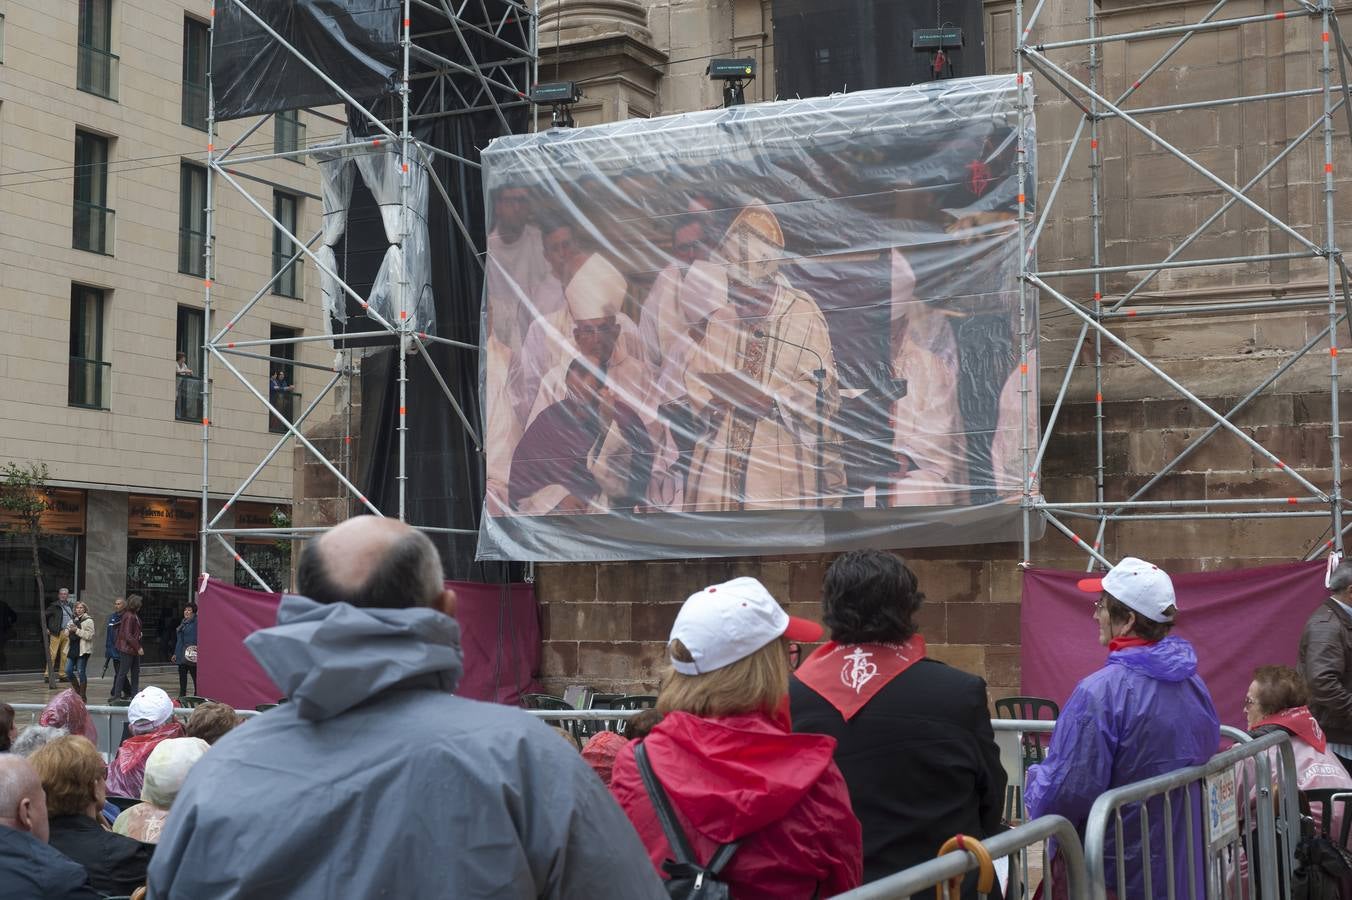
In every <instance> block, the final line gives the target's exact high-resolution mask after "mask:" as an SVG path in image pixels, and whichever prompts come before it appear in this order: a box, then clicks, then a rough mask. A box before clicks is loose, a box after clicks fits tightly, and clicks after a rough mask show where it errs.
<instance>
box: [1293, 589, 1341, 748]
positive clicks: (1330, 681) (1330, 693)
mask: <svg viewBox="0 0 1352 900" xmlns="http://www.w3.org/2000/svg"><path fill="white" fill-rule="evenodd" d="M1300 674H1302V675H1304V676H1305V683H1306V684H1308V685H1309V686H1310V712H1312V713H1314V718H1315V721H1317V722H1318V723H1319V727H1320V728H1322V729H1324V734H1325V735H1327V736H1328V739H1329V740H1330V741H1333V742H1334V743H1335V744H1348V743H1352V619H1349V618H1348V616H1347V612H1346V611H1344V610H1343V608H1342V607H1341V606H1339V605H1338V601H1336V600H1334V599H1333V598H1332V597H1327V598H1325V599H1324V602H1323V603H1321V604H1319V608H1318V609H1316V610H1315V611H1314V613H1313V614H1312V615H1311V616H1310V618H1309V620H1308V621H1307V622H1306V623H1305V630H1304V631H1302V632H1301V635H1300Z"/></svg>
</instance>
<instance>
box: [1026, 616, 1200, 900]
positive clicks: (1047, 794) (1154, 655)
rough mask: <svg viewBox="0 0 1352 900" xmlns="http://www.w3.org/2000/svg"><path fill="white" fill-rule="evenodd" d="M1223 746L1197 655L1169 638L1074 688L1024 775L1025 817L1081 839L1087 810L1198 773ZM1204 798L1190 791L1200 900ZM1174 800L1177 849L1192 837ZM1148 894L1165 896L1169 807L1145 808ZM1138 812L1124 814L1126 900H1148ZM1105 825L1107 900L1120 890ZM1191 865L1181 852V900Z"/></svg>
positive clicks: (1177, 867) (1115, 658)
mask: <svg viewBox="0 0 1352 900" xmlns="http://www.w3.org/2000/svg"><path fill="white" fill-rule="evenodd" d="M1219 747H1220V722H1219V720H1218V719H1217V717H1216V708H1215V706H1214V705H1212V702H1211V694H1210V692H1209V691H1207V688H1206V685H1205V684H1204V683H1203V682H1202V678H1201V676H1200V675H1198V674H1197V654H1196V652H1195V651H1194V650H1193V648H1192V644H1190V643H1188V642H1187V641H1186V640H1184V639H1183V638H1181V637H1176V636H1172V635H1171V636H1169V637H1166V638H1164V640H1162V641H1160V642H1158V643H1156V644H1151V645H1149V646H1145V647H1129V648H1125V649H1122V650H1118V651H1117V652H1115V653H1110V654H1108V663H1107V665H1105V666H1104V667H1103V668H1102V669H1099V670H1098V671H1097V672H1095V673H1093V674H1092V675H1089V676H1087V677H1086V678H1085V679H1084V680H1083V681H1081V682H1080V683H1079V684H1078V685H1076V686H1075V691H1074V693H1072V694H1071V695H1070V699H1069V700H1067V701H1066V705H1065V708H1064V709H1062V710H1061V715H1060V716H1059V717H1058V718H1057V720H1056V731H1055V732H1054V733H1053V735H1052V742H1051V747H1050V748H1049V749H1048V751H1047V759H1046V761H1045V762H1043V763H1041V764H1039V765H1035V766H1032V767H1031V768H1029V770H1028V776H1027V784H1026V787H1025V788H1024V798H1025V800H1026V802H1027V806H1028V815H1029V818H1036V817H1037V816H1045V815H1060V816H1065V817H1066V818H1067V819H1069V820H1070V821H1071V823H1072V824H1073V825H1074V826H1075V828H1076V829H1077V830H1078V831H1079V832H1080V835H1081V837H1083V836H1084V829H1085V825H1086V822H1087V820H1088V818H1089V809H1090V807H1092V806H1093V805H1094V800H1095V799H1097V798H1098V796H1099V795H1100V794H1102V793H1103V792H1104V791H1107V790H1109V789H1110V788H1115V787H1120V786H1122V785H1124V784H1131V783H1132V782H1135V781H1141V780H1143V779H1146V778H1151V777H1153V776H1155V775H1162V774H1164V773H1166V772H1172V771H1174V770H1176V769H1181V768H1185V767H1187V766H1195V765H1200V764H1201V763H1204V762H1206V761H1207V760H1208V759H1210V758H1211V757H1212V756H1213V755H1214V754H1215V753H1216V752H1217V750H1218V749H1219ZM1200 798H1201V794H1200V791H1197V790H1194V791H1192V792H1190V800H1189V802H1190V803H1191V804H1192V806H1193V816H1192V823H1193V835H1194V838H1193V848H1192V852H1193V853H1194V854H1196V857H1195V858H1196V872H1197V876H1198V881H1197V888H1198V890H1197V896H1199V897H1200V896H1204V895H1205V890H1204V887H1205V865H1204V862H1203V858H1202V841H1203V838H1202V815H1201V808H1200V802H1201V800H1200ZM1181 799H1182V797H1181V796H1180V795H1179V793H1178V792H1173V794H1172V796H1171V800H1170V802H1171V809H1172V813H1173V820H1174V824H1173V834H1174V835H1175V842H1176V847H1177V845H1178V844H1181V843H1182V842H1183V841H1184V840H1185V838H1184V837H1183V836H1185V835H1186V834H1187V830H1186V829H1187V818H1186V816H1187V814H1186V810H1185V804H1184V803H1182V802H1180V801H1181ZM1148 805H1149V809H1150V847H1151V853H1150V856H1151V860H1150V872H1151V878H1150V881H1151V887H1152V892H1153V894H1154V895H1155V896H1157V897H1160V896H1165V895H1166V893H1167V887H1166V885H1165V878H1166V869H1165V856H1164V852H1163V848H1164V839H1165V833H1164V802H1163V800H1162V799H1161V798H1156V799H1154V800H1151V801H1150V802H1149V804H1148ZM1139 819H1140V804H1128V805H1127V806H1126V807H1125V808H1124V809H1123V811H1122V826H1123V832H1122V836H1123V841H1124V848H1125V857H1124V862H1125V864H1126V887H1127V893H1126V896H1125V897H1121V898H1119V900H1135V898H1139V897H1144V896H1145V876H1144V874H1143V873H1142V860H1141V855H1142V847H1141V830H1140V825H1139ZM1114 832H1115V828H1114V827H1113V826H1111V825H1110V826H1109V829H1108V841H1107V850H1106V856H1105V875H1106V880H1107V883H1108V889H1109V890H1110V891H1115V890H1116V885H1117V852H1116V847H1115V846H1114V843H1115V842H1114V839H1113V835H1114ZM1188 868H1189V867H1188V863H1187V859H1186V855H1185V854H1181V853H1180V852H1179V851H1178V849H1175V856H1174V879H1175V885H1176V891H1177V896H1180V897H1186V896H1188Z"/></svg>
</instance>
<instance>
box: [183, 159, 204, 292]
mask: <svg viewBox="0 0 1352 900" xmlns="http://www.w3.org/2000/svg"><path fill="white" fill-rule="evenodd" d="M178 185H179V187H178V270H179V271H180V272H182V273H184V274H185V275H196V276H198V277H199V278H200V277H202V276H204V275H206V274H207V261H206V249H207V170H206V169H204V168H203V167H202V166H195V165H193V164H192V163H183V164H182V165H181V166H180V168H179V177H178Z"/></svg>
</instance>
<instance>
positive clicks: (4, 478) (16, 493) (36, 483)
mask: <svg viewBox="0 0 1352 900" xmlns="http://www.w3.org/2000/svg"><path fill="white" fill-rule="evenodd" d="M47 496H48V495H47V464H46V463H40V462H39V463H30V464H29V465H27V466H21V465H19V464H18V463H16V462H13V461H10V462H7V463H5V465H4V467H3V468H0V509H3V510H4V511H6V512H8V513H10V514H11V515H12V516H13V517H14V518H15V519H17V520H18V529H19V531H20V532H21V533H22V534H23V535H24V537H26V538H27V539H28V548H29V550H31V551H32V553H33V580H34V581H35V582H37V587H38V622H39V625H38V634H40V635H42V636H43V640H42V655H43V658H44V659H46V660H47V684H48V686H49V687H56V678H57V671H56V660H55V659H53V658H52V656H51V646H52V642H51V641H50V640H48V639H47V588H46V585H45V584H44V583H43V580H42V560H41V558H40V557H39V555H38V547H39V545H40V544H41V541H42V514H43V513H44V512H46V511H47V509H48V508H49V507H50V505H51V504H50V501H49V500H48V499H47ZM3 527H4V525H3V523H0V528H3Z"/></svg>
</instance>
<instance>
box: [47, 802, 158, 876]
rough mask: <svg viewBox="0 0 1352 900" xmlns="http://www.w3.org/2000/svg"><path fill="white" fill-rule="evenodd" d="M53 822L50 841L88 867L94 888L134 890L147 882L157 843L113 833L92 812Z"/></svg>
mask: <svg viewBox="0 0 1352 900" xmlns="http://www.w3.org/2000/svg"><path fill="white" fill-rule="evenodd" d="M49 824H50V825H51V837H50V838H49V841H48V842H49V843H50V844H51V845H52V846H53V847H55V848H56V849H57V850H60V851H61V852H62V853H64V854H65V855H66V856H69V857H70V858H71V859H73V860H75V861H76V862H77V863H79V864H80V865H82V866H84V867H85V870H86V871H88V872H89V881H90V883H91V884H93V885H94V890H96V891H99V892H101V893H104V894H117V895H121V894H130V893H131V892H132V891H134V890H136V889H137V888H138V887H140V886H141V885H143V884H145V883H146V866H148V865H150V855H151V854H152V853H154V852H155V845H154V844H143V843H141V842H140V841H135V840H132V839H131V838H129V837H123V836H122V835H120V834H113V833H112V832H111V831H107V830H105V829H104V828H103V826H102V825H100V824H99V823H98V822H95V821H94V820H93V819H91V818H89V816H56V817H55V818H53V819H50V820H49Z"/></svg>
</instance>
